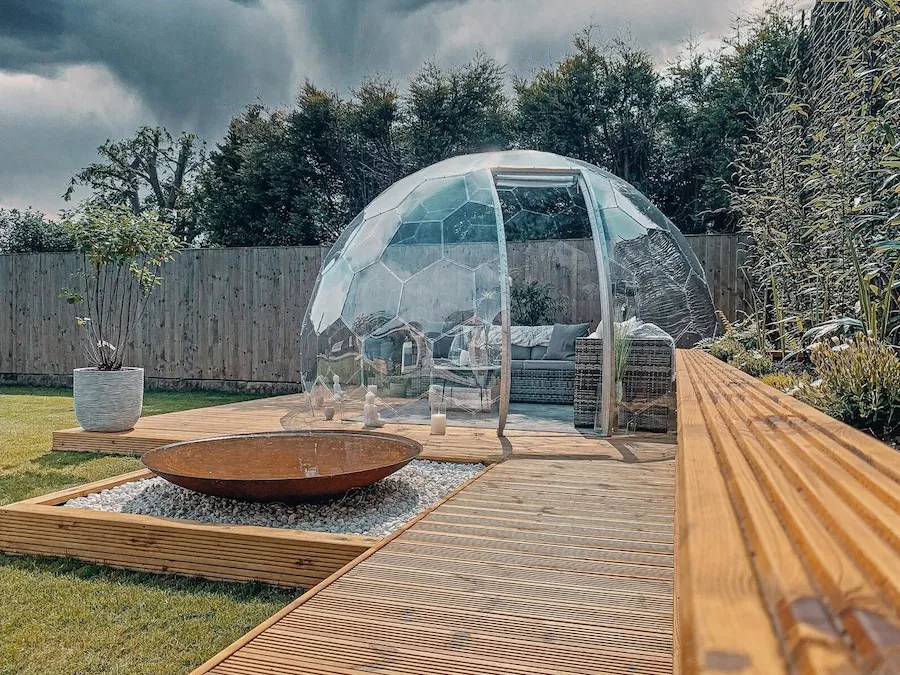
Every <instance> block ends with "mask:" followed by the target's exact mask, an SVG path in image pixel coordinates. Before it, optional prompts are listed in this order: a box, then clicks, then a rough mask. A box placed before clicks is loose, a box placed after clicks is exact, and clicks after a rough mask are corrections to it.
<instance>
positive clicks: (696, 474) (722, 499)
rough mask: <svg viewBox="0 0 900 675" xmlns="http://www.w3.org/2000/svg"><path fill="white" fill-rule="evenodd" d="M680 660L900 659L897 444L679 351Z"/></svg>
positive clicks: (722, 663) (871, 666)
mask: <svg viewBox="0 0 900 675" xmlns="http://www.w3.org/2000/svg"><path fill="white" fill-rule="evenodd" d="M678 378H679V380H678V411H679V446H678V502H677V509H678V519H677V531H678V535H677V541H678V546H677V555H676V566H677V577H676V579H677V580H676V596H677V619H678V655H679V657H678V660H679V666H680V668H681V671H682V672H683V673H699V672H702V673H707V672H709V673H712V672H716V673H718V672H741V673H751V672H753V673H766V674H770V673H771V674H777V673H881V674H884V675H886V674H887V673H898V672H900V455H898V453H897V452H896V451H894V450H892V449H891V448H888V447H887V446H885V445H883V444H881V443H879V442H877V441H876V440H874V439H873V438H871V437H869V436H866V435H865V434H862V433H860V432H857V431H855V430H853V429H851V428H850V427H847V426H846V425H843V424H840V423H839V422H836V421H835V420H833V419H831V418H830V417H827V416H825V415H823V414H822V413H820V412H818V411H816V410H814V409H812V408H810V407H809V406H806V405H804V404H803V403H800V402H799V401H797V400H796V399H794V398H793V397H791V396H787V395H785V394H782V393H780V392H778V391H776V390H774V389H772V388H771V387H767V386H765V385H763V384H762V383H760V382H759V381H757V380H755V379H754V378H751V377H749V376H747V375H745V374H743V373H741V372H740V371H737V370H735V369H734V368H731V367H730V366H727V365H725V364H723V363H721V362H719V361H717V360H716V359H714V358H712V357H711V356H709V355H708V354H705V353H703V352H699V351H690V352H686V351H685V352H680V353H679V355H678Z"/></svg>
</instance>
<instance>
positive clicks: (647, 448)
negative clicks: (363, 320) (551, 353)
mask: <svg viewBox="0 0 900 675" xmlns="http://www.w3.org/2000/svg"><path fill="white" fill-rule="evenodd" d="M308 405H309V404H308V403H307V402H306V400H305V398H304V397H303V396H302V395H299V394H297V395H288V396H278V397H275V398H265V399H258V400H254V401H244V402H241V403H230V404H228V405H220V406H214V407H211V408H201V409H197V410H185V411H182V412H175V413H166V414H164V415H154V416H152V417H142V418H141V419H140V420H139V421H138V423H137V425H136V426H135V428H134V429H133V430H132V431H126V432H123V433H115V434H107V433H92V432H88V431H84V430H82V429H80V428H75V429H64V430H61V431H54V432H53V446H52V447H53V450H63V451H76V452H101V453H106V454H122V455H135V456H137V455H141V454H143V453H144V452H146V451H147V450H152V449H153V448H157V447H159V446H160V445H165V444H167V443H175V442H177V441H186V440H191V439H194V438H204V437H209V436H219V435H224V434H236V433H254V432H266V431H281V430H282V429H283V428H290V429H298V428H321V429H329V428H356V429H359V428H362V425H361V424H359V423H349V422H348V423H346V424H344V425H343V427H342V425H341V424H340V423H339V422H336V421H332V422H326V421H325V420H324V419H323V418H322V414H321V412H320V413H318V414H317V415H312V414H310V413H309V412H308ZM384 431H385V432H387V433H392V434H400V435H402V436H406V437H408V438H412V439H413V440H416V441H418V442H419V443H421V444H422V446H423V448H424V451H423V453H422V459H432V460H439V461H453V462H485V463H492V462H497V461H499V460H501V459H503V458H504V457H508V456H510V455H511V454H513V453H515V454H516V455H517V456H522V457H559V456H568V457H573V458H578V457H582V458H598V459H599V458H609V459H621V460H625V461H633V460H635V458H637V457H641V458H643V459H661V458H666V457H671V449H672V445H671V443H672V440H671V439H669V438H667V437H666V436H665V435H662V436H660V434H645V435H638V436H635V437H631V438H628V439H623V440H616V441H613V442H609V441H606V440H603V439H600V438H597V437H592V436H583V435H581V434H579V433H576V432H575V431H574V429H573V433H571V434H560V433H535V432H533V431H507V432H506V437H505V438H498V437H497V433H496V431H495V430H493V429H479V428H469V427H448V428H447V435H446V436H431V435H430V433H431V432H430V429H429V427H428V426H427V425H421V424H389V425H388V426H386V427H385V428H384Z"/></svg>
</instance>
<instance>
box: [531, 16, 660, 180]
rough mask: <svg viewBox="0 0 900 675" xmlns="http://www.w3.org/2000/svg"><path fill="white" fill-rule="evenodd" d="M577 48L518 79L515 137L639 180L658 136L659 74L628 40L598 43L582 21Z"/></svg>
mask: <svg viewBox="0 0 900 675" xmlns="http://www.w3.org/2000/svg"><path fill="white" fill-rule="evenodd" d="M574 47H575V52H574V53H573V54H572V55H570V56H568V57H566V58H564V59H563V60H562V61H560V62H559V63H558V64H556V65H555V66H554V67H552V68H543V69H541V70H539V71H538V72H537V73H536V74H535V75H534V77H533V78H531V79H530V80H526V79H519V80H517V81H516V82H515V90H516V95H517V99H516V131H517V135H518V141H519V144H520V145H522V146H524V147H530V148H534V149H536V150H545V151H548V152H556V153H558V154H562V155H567V156H570V157H574V158H576V159H581V160H584V161H587V162H591V163H594V164H598V165H600V166H604V167H606V168H608V169H609V170H610V171H612V172H613V173H615V174H616V175H618V176H620V177H622V178H624V179H625V180H628V181H630V182H633V183H635V184H637V185H638V187H644V185H643V184H644V183H645V181H646V177H647V174H648V172H649V171H650V168H651V158H652V157H653V153H654V147H655V143H656V139H655V136H656V132H655V121H656V114H657V110H658V105H657V98H658V82H659V76H658V75H657V73H656V71H655V69H654V67H653V62H652V60H651V58H650V55H649V54H648V53H647V52H646V51H644V50H642V49H639V48H637V47H636V46H635V45H634V44H633V43H632V42H631V41H630V40H627V39H621V38H619V39H615V40H613V41H612V42H611V43H610V44H608V45H600V44H598V43H597V42H596V41H595V40H594V38H593V31H592V28H590V27H589V28H587V29H585V30H584V31H582V32H581V33H579V34H578V35H576V36H575V40H574Z"/></svg>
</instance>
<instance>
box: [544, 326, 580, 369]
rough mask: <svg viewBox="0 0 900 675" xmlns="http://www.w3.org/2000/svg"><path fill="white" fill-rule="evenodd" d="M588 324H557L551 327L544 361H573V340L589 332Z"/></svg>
mask: <svg viewBox="0 0 900 675" xmlns="http://www.w3.org/2000/svg"><path fill="white" fill-rule="evenodd" d="M590 326H591V325H590V324H589V323H573V324H567V323H557V324H554V325H553V333H552V334H551V335H550V344H549V345H548V346H547V353H546V354H544V357H543V358H544V360H545V361H575V340H576V339H578V338H580V337H585V336H586V335H587V334H588V333H589V332H590Z"/></svg>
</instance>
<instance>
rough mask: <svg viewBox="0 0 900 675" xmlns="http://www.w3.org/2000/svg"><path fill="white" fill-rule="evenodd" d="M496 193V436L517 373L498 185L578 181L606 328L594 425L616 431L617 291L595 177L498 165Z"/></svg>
mask: <svg viewBox="0 0 900 675" xmlns="http://www.w3.org/2000/svg"><path fill="white" fill-rule="evenodd" d="M491 178H492V180H491V193H492V196H493V201H494V213H495V216H496V220H497V242H498V244H499V247H500V259H499V263H500V299H501V308H502V309H501V317H502V345H501V360H500V409H499V416H498V422H497V435H498V436H501V437H502V436H503V435H504V431H505V428H506V421H507V416H508V414H509V396H510V382H511V378H512V343H511V340H510V326H511V318H510V302H511V296H510V282H511V280H510V276H509V260H508V256H507V252H506V223H505V221H504V218H503V211H502V208H501V205H500V195H499V193H498V192H497V186H498V184H499V185H500V186H502V187H518V186H530V187H568V186H572V185H578V188H579V191H580V192H581V194H582V195H583V197H584V201H585V207H586V209H587V212H588V219H589V221H590V225H591V238H592V240H593V246H594V255H595V256H596V259H597V276H598V280H597V281H598V287H599V289H600V326H601V327H602V331H603V378H602V384H601V391H600V406H599V408H598V409H597V412H596V417H595V421H594V430H595V431H597V432H599V433H600V435H602V436H610V435H612V432H613V421H612V420H613V414H614V410H615V405H614V404H615V401H614V396H615V393H614V392H615V389H614V370H615V346H614V344H613V340H614V336H615V333H614V326H613V318H612V292H611V284H610V279H609V263H608V261H607V257H606V256H607V246H606V242H607V238H606V230H605V228H604V227H603V225H602V222H601V220H600V209H599V207H598V205H597V200H596V196H595V195H594V191H593V189H592V188H591V185H590V181H588V180H587V178H586V177H585V175H584V169H580V168H571V169H552V168H542V167H509V168H506V167H497V168H495V169H493V170H492V171H491Z"/></svg>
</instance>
